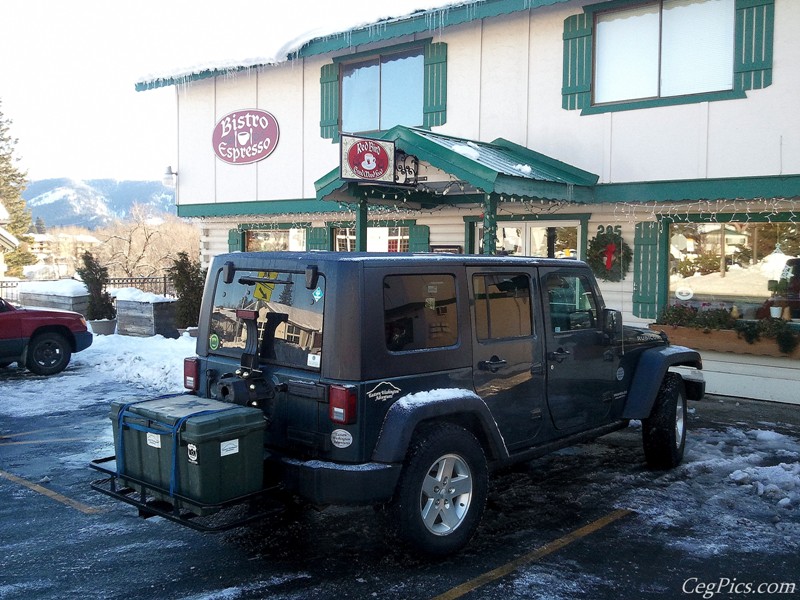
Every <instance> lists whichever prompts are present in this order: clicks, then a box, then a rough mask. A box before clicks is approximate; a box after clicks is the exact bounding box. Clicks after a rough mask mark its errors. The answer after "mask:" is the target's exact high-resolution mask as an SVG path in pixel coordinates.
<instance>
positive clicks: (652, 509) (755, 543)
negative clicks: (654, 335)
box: [0, 335, 800, 558]
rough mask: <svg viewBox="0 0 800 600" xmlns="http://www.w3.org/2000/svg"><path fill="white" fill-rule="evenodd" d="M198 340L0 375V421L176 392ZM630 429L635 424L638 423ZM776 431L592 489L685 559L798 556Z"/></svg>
mask: <svg viewBox="0 0 800 600" xmlns="http://www.w3.org/2000/svg"><path fill="white" fill-rule="evenodd" d="M195 343H196V339H195V338H192V337H189V336H188V335H184V336H182V337H180V338H178V339H167V338H164V337H162V336H154V337H146V338H137V337H129V336H121V335H109V336H95V338H94V343H93V344H92V346H91V347H90V348H88V349H87V350H84V351H83V352H80V353H78V354H75V355H74V356H73V359H72V362H71V363H70V366H69V367H68V368H67V370H66V371H64V372H63V373H61V374H59V375H56V376H52V377H37V376H32V375H31V374H30V373H27V372H23V371H21V370H20V371H11V372H10V375H6V373H3V374H0V419H2V418H3V417H31V416H38V415H49V414H53V413H57V412H58V413H65V412H72V411H80V410H81V409H83V408H85V407H89V406H96V405H103V404H105V405H108V404H109V403H110V401H111V400H110V398H111V397H112V394H113V393H114V390H116V393H117V394H118V395H119V394H125V393H127V394H129V393H130V392H131V390H133V391H135V392H136V393H137V394H149V393H152V394H153V395H157V394H162V393H168V392H179V391H181V390H182V376H183V359H184V358H185V357H187V356H192V355H194V354H195ZM707 401H710V400H707ZM697 410H699V409H697ZM632 427H636V428H640V427H641V424H640V423H638V422H634V423H632ZM775 428H776V424H770V423H758V424H754V423H751V424H745V423H741V424H737V425H736V426H729V427H727V428H726V429H724V430H718V429H707V428H700V429H692V430H690V435H689V439H688V442H687V448H686V456H685V459H684V462H683V464H682V465H681V466H680V467H678V468H676V469H673V470H672V471H668V472H664V473H663V474H662V475H659V476H657V477H656V478H655V479H654V478H653V473H652V472H651V471H648V470H646V469H643V470H641V471H639V470H629V469H624V468H623V469H622V470H621V471H619V470H616V469H611V468H609V469H604V470H602V471H599V472H597V473H594V474H592V475H591V479H592V481H593V482H594V485H595V486H599V487H602V488H605V487H608V490H607V492H608V493H609V494H613V495H614V496H616V498H617V499H616V502H615V505H616V507H617V508H626V509H629V510H632V511H634V512H635V513H637V514H638V515H639V517H640V519H639V520H637V521H636V525H635V527H636V528H637V530H640V532H641V533H644V534H647V533H652V534H654V535H657V534H658V533H659V532H664V531H669V530H673V529H681V530H684V534H683V535H680V536H665V537H664V538H663V539H665V540H667V541H666V542H665V543H667V544H670V545H672V546H673V547H674V549H676V550H680V551H682V552H685V553H687V554H689V555H692V556H695V557H699V558H707V557H711V556H714V555H716V554H719V553H722V552H731V551H734V552H763V553H766V554H769V553H770V552H778V551H783V552H785V551H786V549H787V548H788V549H792V550H797V549H800V522H798V519H797V517H796V515H797V511H800V436H798V435H788V434H786V433H779V432H778V431H775V430H774V429H775ZM778 428H780V427H778ZM784 431H789V432H790V433H793V430H792V429H788V430H787V429H784ZM636 433H637V434H638V432H636ZM101 441H102V440H101ZM611 451H612V448H611V447H610V446H607V445H603V444H599V443H598V444H590V445H586V446H583V447H574V448H568V449H565V450H563V451H561V454H563V458H565V459H566V458H569V457H570V456H571V455H572V454H576V453H578V454H580V453H581V452H611ZM76 456H77V458H76V463H77V462H80V463H82V462H85V456H84V455H76ZM77 459H79V460H77ZM579 459H580V457H577V458H576V460H577V461H578V465H576V466H577V468H580V467H579V464H580V460H579ZM604 495H605V493H604ZM642 529H644V531H641V530H642Z"/></svg>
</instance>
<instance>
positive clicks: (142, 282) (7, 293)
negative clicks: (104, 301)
mask: <svg viewBox="0 0 800 600" xmlns="http://www.w3.org/2000/svg"><path fill="white" fill-rule="evenodd" d="M20 283H23V282H20V281H0V297H1V298H5V299H6V300H9V301H11V302H18V301H19V290H18V289H17V288H18V285H19V284H20ZM108 287H113V288H122V287H132V288H136V289H137V290H142V291H143V292H150V293H152V294H160V295H162V296H175V295H176V293H175V286H174V285H172V281H170V278H169V277H167V276H166V275H162V276H160V277H111V278H109V280H108Z"/></svg>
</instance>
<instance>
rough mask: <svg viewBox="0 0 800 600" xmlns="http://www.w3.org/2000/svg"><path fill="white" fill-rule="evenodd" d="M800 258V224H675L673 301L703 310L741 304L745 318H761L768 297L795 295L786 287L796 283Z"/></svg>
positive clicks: (671, 234)
mask: <svg viewBox="0 0 800 600" xmlns="http://www.w3.org/2000/svg"><path fill="white" fill-rule="evenodd" d="M799 260H800V225H798V224H796V223H736V222H730V223H675V224H672V225H671V227H670V282H669V302H670V304H684V305H689V306H694V307H695V308H700V309H702V308H725V309H728V310H730V309H732V308H733V307H734V306H736V307H737V311H738V312H739V313H740V314H741V315H742V316H743V317H745V318H756V313H757V311H758V310H759V308H761V307H762V306H764V304H765V302H766V301H767V300H769V299H770V298H772V297H774V296H778V295H782V296H786V294H787V293H790V292H789V291H788V290H786V289H784V288H787V287H790V285H791V283H793V282H794V280H793V279H792V278H793V276H794V275H793V274H794V265H796V264H798V261H799ZM797 275H798V276H800V273H798V274H797ZM795 279H798V278H797V277H796V278H795ZM794 283H797V284H798V285H800V281H797V282H794ZM798 308H799V309H800V307H798ZM798 316H799V317H800V315H798Z"/></svg>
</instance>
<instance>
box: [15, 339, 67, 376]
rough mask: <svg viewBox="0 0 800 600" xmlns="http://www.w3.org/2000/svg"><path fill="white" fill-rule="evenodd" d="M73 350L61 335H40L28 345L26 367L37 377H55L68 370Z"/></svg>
mask: <svg viewBox="0 0 800 600" xmlns="http://www.w3.org/2000/svg"><path fill="white" fill-rule="evenodd" d="M70 356H72V350H71V348H70V345H69V341H68V340H67V338H65V337H64V336H63V335H61V334H59V333H53V332H50V333H40V334H39V335H37V336H35V337H34V338H33V339H32V340H31V342H30V344H29V345H28V358H27V360H26V361H25V366H26V367H28V369H30V370H31V371H33V372H34V373H36V374H37V375H54V374H56V373H60V372H61V371H63V370H64V369H66V368H67V365H68V364H69V359H70Z"/></svg>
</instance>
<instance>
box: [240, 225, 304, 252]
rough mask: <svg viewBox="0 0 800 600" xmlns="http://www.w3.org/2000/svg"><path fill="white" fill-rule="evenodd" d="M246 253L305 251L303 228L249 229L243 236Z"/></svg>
mask: <svg viewBox="0 0 800 600" xmlns="http://www.w3.org/2000/svg"><path fill="white" fill-rule="evenodd" d="M244 241H245V251H246V252H274V251H279V250H305V249H306V230H305V228H292V229H250V230H248V231H247V232H246V234H245V240H244Z"/></svg>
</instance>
